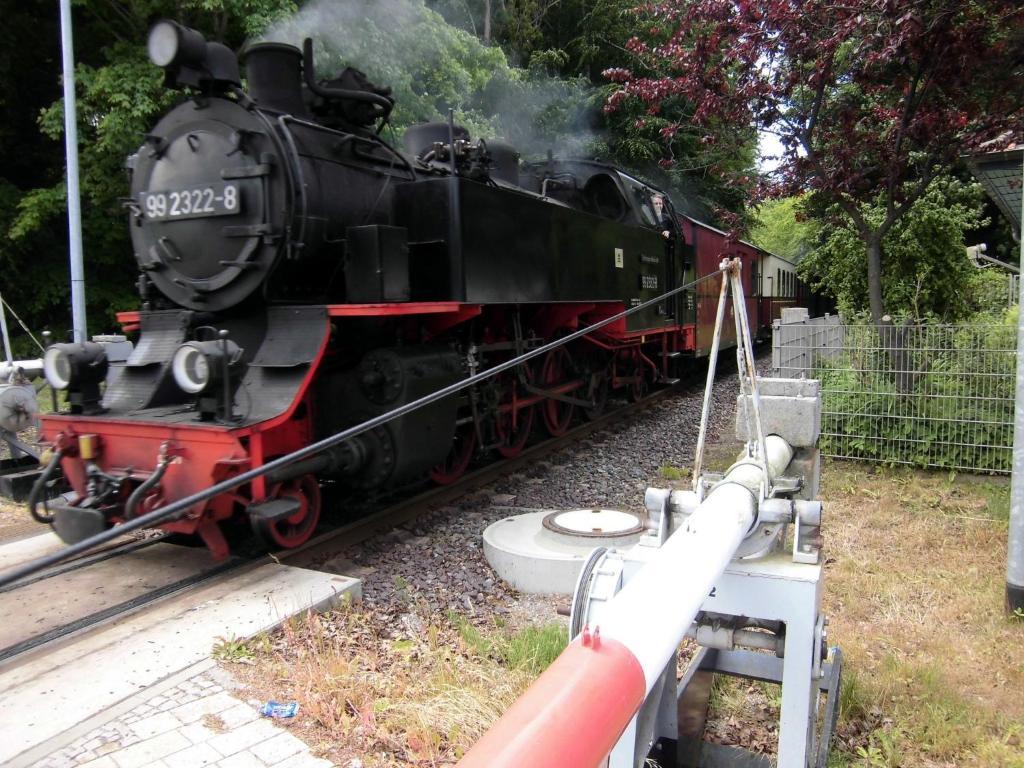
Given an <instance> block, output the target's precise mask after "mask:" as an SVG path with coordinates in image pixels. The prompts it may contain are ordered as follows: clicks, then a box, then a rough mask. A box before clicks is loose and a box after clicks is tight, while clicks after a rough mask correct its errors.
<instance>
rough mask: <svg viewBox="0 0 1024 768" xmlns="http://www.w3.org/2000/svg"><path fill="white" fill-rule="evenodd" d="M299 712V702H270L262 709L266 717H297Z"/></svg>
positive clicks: (261, 712) (261, 711)
mask: <svg viewBox="0 0 1024 768" xmlns="http://www.w3.org/2000/svg"><path fill="white" fill-rule="evenodd" d="M298 712H299V702H297V701H268V702H267V703H266V704H264V705H263V707H262V708H261V709H260V714H261V715H263V716H264V717H295V715H297V714H298Z"/></svg>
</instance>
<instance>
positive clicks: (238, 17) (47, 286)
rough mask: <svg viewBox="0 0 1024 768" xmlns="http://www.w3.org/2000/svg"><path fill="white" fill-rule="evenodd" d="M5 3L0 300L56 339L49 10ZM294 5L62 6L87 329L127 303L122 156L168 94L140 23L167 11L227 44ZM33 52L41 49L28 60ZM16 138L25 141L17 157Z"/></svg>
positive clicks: (60, 299)
mask: <svg viewBox="0 0 1024 768" xmlns="http://www.w3.org/2000/svg"><path fill="white" fill-rule="evenodd" d="M7 5H10V6H12V7H10V8H5V11H6V13H5V14H4V19H5V25H4V26H3V32H0V34H2V35H4V42H5V43H9V45H4V52H3V54H0V73H2V74H3V75H4V77H3V78H2V79H3V86H2V88H0V91H2V93H3V96H2V97H0V110H2V116H3V117H5V118H7V117H10V120H3V121H2V122H3V124H4V125H5V126H16V128H14V129H13V130H8V131H2V130H0V157H2V158H3V160H4V162H3V165H2V167H3V171H0V174H2V177H0V230H2V232H3V234H4V237H2V238H0V268H2V269H3V272H4V274H6V275H9V276H13V275H16V276H17V279H16V280H13V279H7V280H5V286H4V287H5V291H4V294H5V296H4V297H5V298H6V299H7V300H8V301H9V302H10V303H11V304H12V305H13V306H14V307H15V308H17V309H18V310H19V311H20V312H21V313H22V314H23V315H24V316H26V318H28V319H31V321H32V324H33V325H36V326H37V328H38V326H40V325H44V324H48V325H52V326H53V328H54V330H55V331H56V332H57V335H58V336H61V335H62V334H63V330H64V329H66V328H67V327H68V325H69V317H68V315H69V313H68V311H67V306H68V301H69V299H68V295H69V292H70V288H69V277H68V266H67V261H68V257H67V254H68V244H67V243H68V241H67V221H66V216H67V208H66V182H65V164H64V153H63V138H64V110H63V99H60V98H59V95H60V82H59V75H60V49H59V42H60V35H59V28H58V26H57V7H56V5H55V4H53V3H49V2H25V3H18V4H16V5H15V4H14V3H8V4H7ZM294 9H295V6H294V4H293V3H292V2H290V0H186V1H185V2H169V1H167V0H162V1H161V0H148V1H147V0H131V1H127V2H126V1H121V2H118V1H116V0H83V2H79V3H76V4H75V5H74V11H75V13H74V25H75V26H74V35H75V59H76V61H77V62H78V63H77V66H76V68H75V79H76V96H77V102H78V103H77V108H78V136H79V156H80V168H81V194H82V230H83V239H84V253H85V268H86V286H87V287H86V298H87V302H88V312H89V319H90V329H91V330H93V331H97V332H98V331H100V330H107V329H110V328H111V327H112V326H113V322H114V317H113V315H114V312H116V311H117V310H120V309H127V308H130V307H131V306H132V305H133V303H134V298H133V293H132V289H131V286H132V283H133V280H134V275H135V266H134V262H133V260H132V258H131V246H130V243H129V239H128V228H127V224H126V216H125V213H124V210H123V208H122V205H121V199H122V198H123V197H124V196H125V193H126V191H127V176H126V171H125V168H124V162H125V158H126V157H127V156H128V154H129V153H131V152H133V151H135V150H136V149H137V148H138V145H139V144H140V141H141V138H142V136H143V135H144V134H145V133H146V132H147V131H148V130H149V128H150V127H151V126H152V124H153V123H154V122H155V120H156V119H157V117H158V116H159V115H160V114H161V113H162V112H163V111H164V110H166V109H167V108H168V107H169V106H170V105H171V103H172V102H173V101H174V100H175V99H176V98H178V97H179V96H178V95H177V94H175V93H173V92H170V91H168V90H166V89H164V88H163V85H162V83H163V76H162V73H161V72H160V71H159V70H158V69H157V68H156V67H154V66H153V65H152V64H150V63H149V61H148V59H147V58H146V51H145V45H144V43H145V36H146V30H147V29H148V26H149V23H150V21H151V20H152V19H153V18H157V17H161V16H168V17H172V18H177V19H180V20H181V21H183V22H184V23H186V24H189V25H191V26H195V27H197V28H199V29H200V30H202V31H203V32H204V34H206V35H208V37H209V38H210V39H214V40H222V41H224V42H226V43H228V44H229V45H232V46H235V47H237V46H238V45H240V44H241V43H242V42H243V41H244V40H245V39H246V38H247V37H248V36H250V35H253V34H256V33H258V32H259V31H260V30H261V29H262V28H263V27H265V26H266V25H267V24H268V23H269V22H270V21H271V20H273V19H275V18H277V17H279V16H280V15H281V14H284V13H290V12H292V11H293V10H294ZM39 19H43V20H44V21H43V22H42V23H41V24H40V22H39ZM43 32H45V34H43ZM33 50H35V51H39V52H41V55H38V56H34V55H32V53H33ZM30 86H31V87H30ZM40 95H42V98H39V96H40ZM29 121H37V126H30V125H29V124H28V123H29ZM23 144H25V145H28V146H29V147H31V151H30V152H28V153H27V157H26V156H25V155H26V153H25V151H24V148H23ZM9 169H10V170H9Z"/></svg>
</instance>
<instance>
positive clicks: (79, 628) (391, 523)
mask: <svg viewBox="0 0 1024 768" xmlns="http://www.w3.org/2000/svg"><path fill="white" fill-rule="evenodd" d="M672 392H673V390H672V389H663V390H659V391H657V392H654V393H652V394H650V395H648V396H647V397H645V398H643V399H642V400H640V401H638V402H635V403H630V404H628V405H624V406H622V407H619V408H614V409H611V410H609V411H608V412H606V413H604V414H602V415H601V416H600V417H598V418H596V419H593V420H591V421H588V422H585V423H583V424H580V425H578V426H576V427H573V428H572V429H570V430H569V431H568V432H566V433H565V434H564V435H560V436H558V437H550V438H548V439H546V440H542V441H540V442H538V443H535V444H534V445H531V446H530V447H528V448H525V449H524V450H523V452H522V453H521V454H519V455H518V456H515V457H513V458H511V459H505V460H501V461H494V462H492V463H490V464H486V465H484V466H482V467H480V468H479V469H476V470H474V471H473V472H470V473H468V474H467V475H466V476H465V477H463V478H461V479H460V480H459V481H458V482H456V483H454V484H452V485H445V486H438V487H435V488H429V489H427V490H425V491H423V492H421V493H417V494H415V495H413V496H409V497H406V498H398V499H397V500H395V501H394V502H393V503H391V504H390V505H389V506H388V507H386V508H384V509H381V510H378V511H376V512H373V513H371V514H368V515H366V516H365V517H360V518H359V519H357V520H353V521H351V522H347V523H342V524H341V525H338V526H337V527H335V528H333V529H328V530H326V531H323V532H322V533H320V534H319V535H318V536H316V537H315V538H313V539H311V540H310V541H307V542H306V543H305V544H302V545H301V546H298V547H295V548H294V549H288V550H284V551H281V552H277V553H270V554H265V553H261V554H259V555H255V556H251V557H250V556H244V555H243V556H241V557H239V556H235V557H232V558H231V559H230V560H228V561H227V562H225V563H217V564H214V565H213V566H212V567H210V568H208V569H206V570H203V571H201V572H199V573H196V574H193V575H191V576H187V577H184V578H182V579H180V580H178V581H175V582H172V583H169V584H166V585H164V586H161V587H157V588H156V589H153V590H150V591H149V592H144V593H142V594H140V595H137V596H136V597H133V598H131V599H130V600H126V601H124V602H120V603H115V604H113V605H110V606H107V607H105V608H100V609H98V610H96V611H94V612H92V613H90V614H87V615H85V616H82V617H79V618H77V619H72V620H71V621H69V622H68V623H67V624H62V625H60V626H58V627H54V628H53V629H50V630H48V631H46V632H42V633H40V634H38V635H32V636H29V637H27V638H25V639H24V640H19V641H18V642H16V643H12V644H11V645H10V646H7V647H6V648H0V667H2V666H3V665H6V664H8V663H9V662H11V661H13V660H15V658H17V657H22V656H23V655H24V654H27V653H30V652H32V651H36V650H38V649H40V648H42V647H43V646H45V645H48V644H49V643H53V642H56V641H58V640H62V639H64V638H67V637H69V636H70V635H73V634H78V633H80V632H83V631H85V630H88V629H92V628H93V627H95V626H97V625H100V624H105V623H108V622H109V621H111V620H113V619H120V618H123V617H125V616H127V615H130V614H134V613H136V612H137V611H140V610H142V609H145V608H149V607H150V606H151V605H152V604H154V603H156V602H160V601H162V600H163V599H164V598H170V597H175V596H177V595H179V594H181V593H183V592H185V591H186V590H188V589H191V588H192V587H199V586H208V585H209V583H210V582H212V581H218V582H219V581H220V580H222V579H224V578H233V577H235V576H238V575H241V574H244V573H248V572H249V571H250V570H251V569H253V568H256V567H259V566H260V565H264V564H267V563H270V562H280V563H290V564H293V565H297V566H299V567H312V563H313V562H315V561H317V560H318V559H319V558H320V557H323V556H325V555H326V554H330V553H334V552H337V551H339V550H340V549H345V548H348V547H351V546H354V545H356V544H359V543H361V542H363V541H366V540H367V539H369V538H372V537H373V536H377V535H380V534H383V533H385V532H387V531H389V530H391V529H393V528H395V527H396V526H398V525H401V524H403V523H406V522H409V521H410V520H414V519H416V518H417V517H419V515H421V514H422V513H423V512H425V511H427V510H428V509H430V508H431V507H432V506H436V505H438V504H445V503H450V502H452V501H454V500H456V499H458V498H459V497H461V496H464V495H465V494H466V493H468V492H470V491H472V490H474V489H476V488H479V487H480V486H481V485H485V484H487V483H490V482H493V481H494V480H495V479H497V478H499V477H502V476H505V475H508V474H510V473H512V472H514V471H516V470H517V469H519V468H520V467H522V466H523V465H525V464H527V463H529V462H531V461H535V460H536V459H538V458H541V457H543V456H546V455H549V454H552V453H555V452H556V451H559V450H562V449H563V448H565V447H566V446H568V445H571V444H572V443H575V442H578V441H579V440H582V439H583V438H585V437H587V436H588V435H591V434H593V433H594V432H597V431H599V430H602V429H607V428H609V427H611V426H612V425H613V424H615V423H616V422H618V421H620V420H622V419H626V418H629V417H630V416H632V415H638V414H639V413H641V412H643V411H644V410H646V409H647V408H649V407H651V406H653V405H655V404H656V403H657V402H659V401H660V400H661V399H662V398H663V397H666V396H668V395H669V394H671V393H672ZM164 539H165V537H159V538H151V539H145V540H142V541H136V542H129V544H128V546H122V547H117V548H113V549H107V550H102V551H101V552H99V553H98V554H95V555H92V556H89V557H85V558H82V559H79V560H74V561H73V562H71V563H67V564H65V565H63V566H58V567H56V568H54V569H53V570H51V571H47V572H45V573H37V574H36V575H35V576H33V577H31V578H28V579H25V580H22V581H19V582H17V583H14V584H10V585H8V586H6V587H3V588H0V594H2V593H4V592H9V591H13V590H16V589H20V588H22V587H26V586H29V585H30V584H35V583H38V582H39V581H42V580H45V579H49V578H52V577H54V576H59V575H63V574H64V573H66V572H68V571H69V570H75V569H78V568H82V567H87V566H90V565H93V564H95V563H98V562H102V561H105V560H109V559H111V558H113V557H116V556H119V555H122V554H128V553H130V552H135V551H138V550H139V549H141V548H145V547H148V546H149V545H152V544H157V543H162V542H163V541H164Z"/></svg>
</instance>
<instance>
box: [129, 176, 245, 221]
mask: <svg viewBox="0 0 1024 768" xmlns="http://www.w3.org/2000/svg"><path fill="white" fill-rule="evenodd" d="M139 205H140V206H141V207H142V211H143V213H144V214H145V216H146V218H147V219H149V220H150V221H168V220H172V219H198V218H202V217H205V216H228V215H230V214H232V213H238V212H239V211H241V210H242V200H241V198H240V197H239V195H238V185H237V184H227V183H224V182H214V183H212V184H204V185H203V186H201V187H193V188H191V189H176V190H173V191H167V192H142V193H141V194H140V195H139Z"/></svg>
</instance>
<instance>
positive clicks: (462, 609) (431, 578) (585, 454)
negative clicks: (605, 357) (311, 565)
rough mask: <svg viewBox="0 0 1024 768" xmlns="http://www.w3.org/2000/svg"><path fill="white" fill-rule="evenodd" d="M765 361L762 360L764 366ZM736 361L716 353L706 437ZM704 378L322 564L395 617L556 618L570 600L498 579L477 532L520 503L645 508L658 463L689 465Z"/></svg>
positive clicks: (729, 420)
mask: <svg viewBox="0 0 1024 768" xmlns="http://www.w3.org/2000/svg"><path fill="white" fill-rule="evenodd" d="M766 365H767V360H764V361H763V363H762V366H761V367H766ZM735 368H736V366H735V362H734V360H733V359H732V356H731V355H729V354H723V356H722V359H721V362H720V364H719V370H722V369H725V370H726V371H727V372H726V373H721V374H719V377H718V381H717V382H716V384H715V388H714V400H713V404H712V414H711V422H710V425H709V434H708V440H709V443H714V442H716V441H719V440H722V441H723V442H727V443H728V444H730V445H732V444H734V438H733V434H732V430H733V419H734V412H735V401H736V395H737V393H738V386H739V385H738V379H737V375H736V373H735ZM702 378H703V377H702V376H698V377H694V379H693V380H692V381H690V382H688V383H685V384H682V385H680V386H679V388H678V391H676V392H672V393H671V394H669V395H668V396H666V397H664V398H662V399H661V400H659V401H658V402H655V403H654V404H652V405H650V406H648V407H647V408H646V409H645V410H644V411H642V412H641V413H639V414H636V415H633V416H629V417H626V418H624V419H622V420H619V421H616V422H614V423H612V424H611V425H610V426H609V427H607V428H605V429H602V430H599V431H597V432H594V433H591V434H590V435H588V436H587V437H584V438H583V439H582V440H580V441H578V442H574V443H572V444H571V445H569V446H567V447H565V448H562V449H561V450H559V451H557V452H556V453H553V454H548V455H546V456H544V457H543V458H541V459H538V460H537V461H535V462H533V463H530V464H529V465H527V466H526V467H525V468H524V469H520V470H519V471H517V472H516V473H514V474H510V475H508V476H506V477H504V478H502V479H501V480H498V481H496V482H495V483H493V484H491V485H490V486H486V487H484V488H482V489H479V490H477V491H474V492H471V493H470V494H468V495H466V496H464V497H462V498H461V499H459V500H458V501H457V502H455V503H454V504H452V505H449V506H443V507H439V508H436V509H432V510H430V511H429V512H427V513H426V514H424V515H421V516H420V517H419V518H417V519H416V520H415V521H413V522H410V523H408V524H406V525H405V526H402V527H399V528H396V529H394V530H392V531H390V532H388V533H386V534H383V535H380V536H377V537H374V538H371V539H369V540H367V541H364V542H362V543H361V544H359V545H358V546H354V547H351V548H349V549H347V550H344V551H341V552H339V553H338V554H337V555H335V556H333V557H331V558H329V559H327V560H326V561H325V562H323V563H322V565H321V566H320V567H322V568H324V569H326V570H332V571H336V572H339V573H345V574H346V575H350V576H356V577H358V578H360V579H362V581H363V601H364V603H365V604H366V606H367V607H376V608H379V609H380V610H381V611H382V612H385V613H389V614H401V613H402V612H403V606H408V605H409V604H410V602H412V601H415V602H417V603H419V604H421V605H422V606H423V607H425V608H428V609H429V610H431V611H447V610H452V611H457V612H459V613H462V614H467V615H468V616H470V617H471V618H474V619H479V620H484V619H487V618H488V617H490V616H494V615H498V616H509V614H511V615H512V616H513V617H517V618H521V619H524V620H526V621H533V620H539V621H551V620H554V619H555V618H556V615H555V613H554V610H553V606H554V605H558V604H567V603H568V598H566V597H556V598H548V599H544V598H541V599H539V600H538V599H537V598H533V597H529V596H525V595H520V594H519V593H518V592H516V591H515V590H513V589H512V588H511V587H509V586H508V585H506V584H505V583H504V582H502V581H501V580H500V578H498V577H497V576H496V575H495V574H494V572H493V571H492V570H491V568H490V566H489V565H488V564H487V561H486V560H485V558H484V554H483V543H482V534H483V531H484V529H485V528H486V527H487V526H488V525H490V524H491V523H493V522H495V521H496V520H500V519H501V518H503V517H508V516H509V515H512V514H516V513H517V512H518V511H520V510H522V509H569V508H580V507H589V506H601V507H610V508H618V509H625V510H632V511H636V512H642V511H643V496H644V491H645V489H646V488H647V487H648V486H650V485H660V486H662V487H665V486H666V485H668V481H667V480H666V479H665V478H664V477H663V476H662V475H661V474H660V472H659V470H660V469H661V468H662V467H666V466H671V467H677V468H683V467H686V468H689V467H691V466H692V464H693V455H694V450H695V446H696V442H697V432H698V429H699V425H700V412H701V402H702V397H703V389H704V388H703V382H702ZM735 445H736V448H737V451H738V450H739V444H738V443H735Z"/></svg>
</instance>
